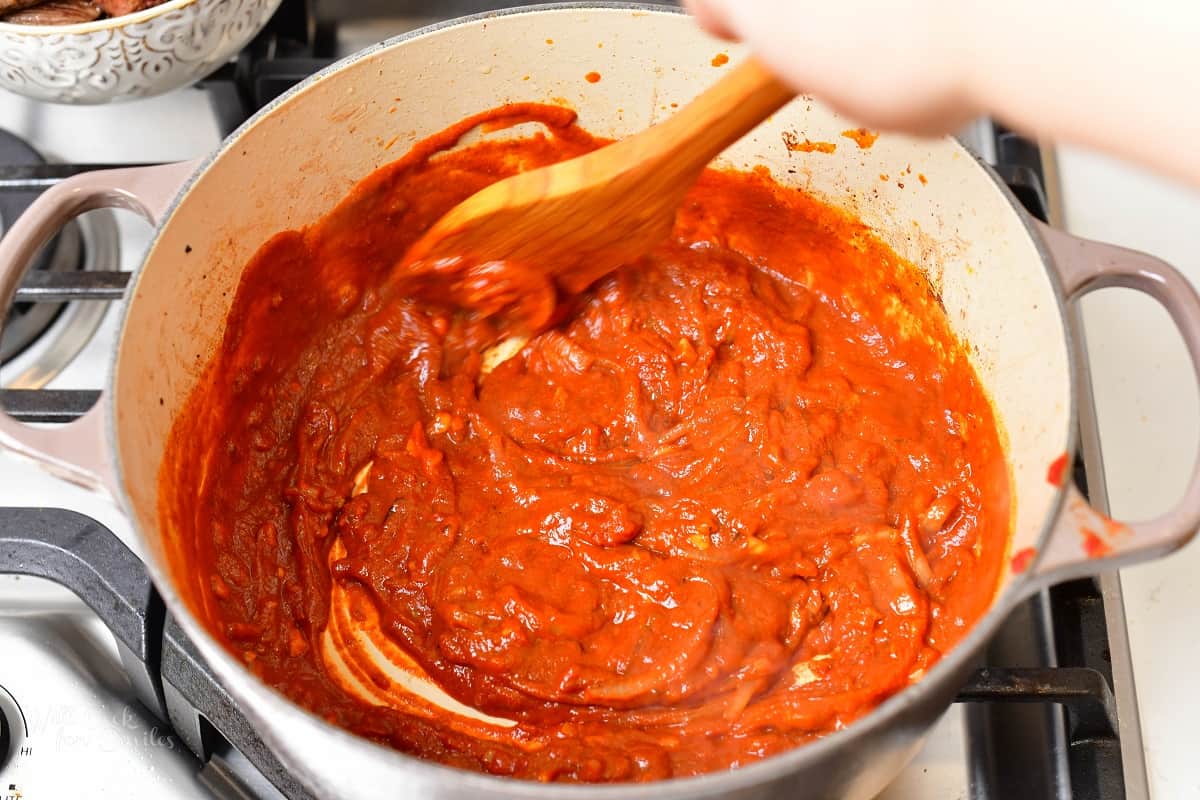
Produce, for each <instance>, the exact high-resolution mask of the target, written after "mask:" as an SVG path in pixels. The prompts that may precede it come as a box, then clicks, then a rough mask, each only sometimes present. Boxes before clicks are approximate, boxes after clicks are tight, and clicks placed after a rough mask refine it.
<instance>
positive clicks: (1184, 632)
mask: <svg viewBox="0 0 1200 800" xmlns="http://www.w3.org/2000/svg"><path fill="white" fill-rule="evenodd" d="M1058 163H1059V170H1060V173H1061V183H1062V195H1063V210H1064V214H1065V222H1066V227H1067V229H1068V230H1070V231H1071V232H1072V233H1075V234H1078V235H1080V236H1086V237H1088V238H1092V239H1099V240H1103V241H1107V242H1112V243H1114V244H1120V245H1124V246H1126V247H1132V248H1136V249H1138V250H1144V251H1146V252H1148V253H1152V254H1153V255H1156V256H1158V257H1160V258H1163V259H1165V260H1166V261H1168V262H1170V263H1171V264H1173V265H1174V266H1175V267H1177V268H1178V269H1179V270H1180V271H1182V272H1183V273H1184V274H1185V275H1187V276H1188V278H1189V279H1191V280H1192V282H1193V283H1195V284H1196V285H1197V286H1200V191H1197V190H1194V189H1190V188H1186V187H1183V186H1181V185H1179V184H1177V183H1173V182H1171V181H1169V180H1166V179H1163V178H1161V177H1158V176H1155V175H1151V174H1149V173H1146V172H1144V171H1141V170H1137V169H1133V168H1130V167H1128V166H1126V165H1124V164H1120V163H1118V162H1115V161H1114V160H1112V159H1109V158H1106V157H1102V156H1097V155H1095V154H1092V153H1087V152H1084V151H1081V150H1078V149H1073V148H1060V149H1059V151H1058ZM1082 309H1083V317H1084V327H1085V331H1086V336H1087V342H1088V348H1089V352H1090V355H1091V366H1092V377H1093V382H1094V386H1095V392H1096V405H1097V411H1098V415H1099V421H1100V437H1101V442H1102V447H1103V452H1104V464H1105V475H1106V477H1107V480H1108V493H1109V502H1110V506H1111V510H1112V513H1113V516H1114V517H1116V518H1118V519H1145V518H1149V517H1153V516H1156V515H1157V514H1160V513H1162V512H1163V511H1166V510H1167V509H1169V508H1170V507H1171V505H1172V504H1173V503H1174V502H1176V501H1177V500H1178V498H1179V497H1180V496H1181V495H1182V493H1183V488H1184V485H1185V483H1186V481H1187V478H1188V476H1189V475H1190V474H1191V470H1192V467H1193V464H1194V463H1195V460H1196V448H1197V443H1198V442H1200V399H1198V396H1197V390H1196V382H1195V379H1194V378H1193V371H1192V368H1191V365H1190V364H1189V362H1188V357H1187V353H1186V351H1185V349H1184V346H1183V342H1182V340H1181V339H1180V338H1179V336H1178V334H1177V333H1176V332H1175V329H1174V327H1173V325H1172V324H1171V322H1170V320H1169V319H1168V317H1167V315H1166V312H1165V311H1163V310H1162V308H1161V307H1159V306H1158V305H1157V304H1156V303H1155V302H1154V301H1152V300H1150V299H1149V298H1147V297H1144V296H1141V295H1138V294H1137V293H1135V292H1133V291H1131V290H1124V289H1108V290H1104V291H1101V292H1097V293H1094V294H1092V295H1090V296H1089V297H1087V298H1085V299H1084V300H1083V305H1082ZM1198 577H1200V546H1197V545H1195V544H1193V545H1192V546H1190V547H1187V548H1185V549H1184V550H1182V551H1181V552H1179V553H1176V554H1175V555H1173V556H1171V557H1169V558H1167V559H1165V560H1162V561H1159V562H1156V563H1152V564H1146V565H1142V566H1138V567H1133V568H1130V569H1127V570H1125V571H1123V572H1122V574H1121V580H1122V584H1123V589H1124V594H1125V611H1126V615H1127V617H1128V621H1129V638H1130V642H1131V648H1132V651H1133V666H1134V683H1135V684H1136V687H1137V693H1138V702H1139V706H1140V710H1141V720H1142V733H1143V740H1144V746H1145V755H1146V763H1147V769H1148V772H1149V779H1150V791H1151V796H1152V797H1154V798H1155V799H1156V800H1176V798H1179V799H1180V800H1182V798H1193V797H1200V761H1198V760H1197V758H1196V754H1195V745H1194V733H1193V731H1194V722H1195V720H1196V718H1197V716H1198V712H1200V689H1197V687H1196V682H1195V675H1196V667H1195V665H1196V663H1197V662H1200V635H1198V634H1197V629H1198V627H1200V579H1198Z"/></svg>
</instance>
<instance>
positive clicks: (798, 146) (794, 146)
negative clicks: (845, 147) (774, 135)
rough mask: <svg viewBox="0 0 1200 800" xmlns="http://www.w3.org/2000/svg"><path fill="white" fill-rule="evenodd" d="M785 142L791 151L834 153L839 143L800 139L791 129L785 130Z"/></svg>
mask: <svg viewBox="0 0 1200 800" xmlns="http://www.w3.org/2000/svg"><path fill="white" fill-rule="evenodd" d="M783 144H784V146H785V147H786V148H787V149H788V152H791V153H834V152H836V151H837V145H836V144H834V143H833V142H814V141H812V140H810V139H804V140H803V141H801V140H800V137H799V136H797V135H796V134H794V133H792V132H791V131H784V132H783Z"/></svg>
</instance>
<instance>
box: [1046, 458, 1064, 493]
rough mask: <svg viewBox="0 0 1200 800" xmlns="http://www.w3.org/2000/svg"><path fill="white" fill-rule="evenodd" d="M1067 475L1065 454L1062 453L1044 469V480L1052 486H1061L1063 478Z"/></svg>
mask: <svg viewBox="0 0 1200 800" xmlns="http://www.w3.org/2000/svg"><path fill="white" fill-rule="evenodd" d="M1066 475H1067V454H1066V453H1063V454H1062V455H1061V456H1059V457H1058V458H1056V459H1054V462H1053V463H1052V464H1050V468H1049V469H1048V470H1046V480H1047V481H1049V482H1050V484H1051V485H1053V486H1062V485H1063V479H1064V478H1065V477H1066Z"/></svg>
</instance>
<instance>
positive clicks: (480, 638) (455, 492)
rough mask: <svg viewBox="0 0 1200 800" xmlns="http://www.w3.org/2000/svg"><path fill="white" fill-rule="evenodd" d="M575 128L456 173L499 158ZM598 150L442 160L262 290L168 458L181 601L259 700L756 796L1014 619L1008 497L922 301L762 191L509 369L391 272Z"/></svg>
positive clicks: (509, 119)
mask: <svg viewBox="0 0 1200 800" xmlns="http://www.w3.org/2000/svg"><path fill="white" fill-rule="evenodd" d="M524 121H537V122H540V123H542V125H543V126H544V128H545V131H546V133H545V134H543V135H538V136H534V137H530V138H526V139H520V140H515V141H514V140H510V141H484V142H482V143H479V144H475V145H473V146H470V147H466V148H460V149H454V147H455V145H456V143H457V141H458V139H459V138H460V137H461V136H462V135H463V134H464V133H466V132H467V131H469V130H470V129H473V128H475V127H477V126H479V125H486V126H488V127H492V128H494V127H503V126H504V125H507V124H515V123H518V122H524ZM601 144H603V141H602V140H599V139H596V138H593V137H592V136H590V135H589V134H588V133H586V132H585V131H583V130H581V129H579V128H578V127H577V126H576V125H575V124H574V116H573V114H572V112H570V111H568V110H565V109H562V108H557V107H550V106H540V105H518V106H506V107H504V108H500V109H496V110H494V111H491V112H487V113H485V114H481V115H479V116H477V117H474V118H471V119H469V120H464V121H463V122H462V123H460V124H459V125H456V126H454V127H453V128H451V129H449V130H448V131H446V132H444V133H442V134H439V135H437V136H434V137H432V138H431V139H428V140H426V141H425V142H423V143H421V144H420V145H418V146H417V147H416V148H415V149H414V150H413V151H412V152H410V153H409V154H408V155H407V156H405V157H404V158H402V159H401V160H400V161H397V162H395V163H394V164H391V165H388V166H386V167H383V168H381V169H380V170H378V171H376V172H375V173H374V174H372V175H371V176H369V177H368V178H366V179H365V180H363V181H362V182H361V183H360V184H359V185H358V186H356V187H355V189H354V190H353V191H352V192H351V193H350V195H349V196H348V197H347V198H346V199H345V200H343V201H342V202H341V204H340V205H338V207H337V208H336V209H335V210H333V211H332V212H331V213H330V214H328V215H327V216H326V217H324V218H323V219H321V220H319V221H318V222H316V223H315V224H313V225H311V226H310V227H308V228H305V229H303V230H300V231H288V232H284V233H280V234H278V235H276V236H275V237H273V238H272V239H271V240H270V241H269V242H267V243H266V244H265V245H263V247H262V248H261V249H260V250H259V252H258V253H257V255H256V256H255V257H254V259H253V261H252V262H251V263H250V264H249V265H248V267H247V268H246V270H245V272H244V274H243V276H242V280H241V285H240V287H239V290H238V294H237V297H236V299H235V302H234V304H233V308H232V311H231V313H230V315H229V318H228V321H227V329H226V333H225V337H224V340H223V342H222V344H221V346H220V347H219V349H218V351H217V353H216V354H215V356H214V357H213V360H212V362H211V363H210V364H209V366H208V368H207V370H206V372H205V374H204V376H203V377H202V378H201V380H200V381H199V383H198V385H197V387H196V389H195V390H194V392H193V394H192V396H191V397H190V398H189V400H188V402H187V404H186V406H185V408H184V410H183V411H182V412H181V414H180V416H179V418H178V419H177V421H176V424H175V427H174V429H173V431H172V435H171V440H170V442H169V445H168V451H167V456H166V459H165V461H164V467H163V471H162V474H161V476H160V486H159V489H160V494H159V497H160V514H161V516H162V523H163V526H164V530H168V531H171V536H169V537H168V540H169V541H171V542H172V545H173V548H174V552H173V553H172V554H171V561H172V564H173V568H174V573H175V579H176V581H177V582H178V583H179V585H180V586H181V587H182V589H183V592H184V595H185V598H186V599H187V601H188V602H189V604H190V605H191V607H192V608H193V609H194V610H195V611H196V613H197V614H198V615H199V617H200V618H201V619H202V620H203V622H204V623H205V624H206V625H207V626H208V627H209V629H210V630H211V631H212V632H213V634H214V635H215V636H216V637H217V639H218V640H220V641H221V642H222V643H223V644H224V645H225V646H226V647H227V648H228V649H229V650H230V652H232V653H233V654H235V655H236V656H237V657H238V658H240V659H242V660H243V661H244V663H245V664H246V665H247V667H248V668H249V669H251V670H252V671H254V672H255V673H256V674H257V675H259V676H260V677H261V678H262V679H263V680H264V681H266V682H267V683H269V684H270V685H272V686H275V687H277V688H278V689H279V690H281V691H282V692H284V693H285V694H287V695H288V696H289V697H291V698H292V699H294V700H295V701H296V702H298V703H300V704H302V705H304V706H306V707H308V708H310V709H312V710H313V711H315V712H316V713H318V714H320V715H321V716H323V717H325V718H326V719H328V720H329V721H331V722H333V723H335V724H337V725H340V726H342V727H345V728H347V729H349V730H352V731H355V732H357V733H359V734H361V735H363V736H367V737H370V738H372V739H375V740H377V741H380V742H384V743H387V744H390V745H392V746H394V747H396V748H399V749H401V750H403V751H406V752H409V753H413V754H416V755H418V756H421V757H425V758H430V759H434V760H437V761H441V762H443V763H446V764H452V765H455V766H460V767H464V768H468V769H475V770H482V771H487V772H492V773H496V774H501V775H511V776H515V777H519V778H527V779H535V780H563V781H627V780H651V779H658V778H665V777H670V776H683V775H693V774H698V773H703V772H708V771H712V770H720V769H726V768H730V767H737V766H742V765H745V764H748V763H750V762H753V761H756V760H758V759H761V758H764V757H766V756H769V755H772V754H775V753H779V752H781V751H784V750H787V749H789V748H791V747H795V746H797V745H801V744H803V743H805V742H807V741H810V740H812V739H813V738H815V737H819V736H821V735H822V734H825V733H828V732H830V731H832V730H835V729H838V728H840V727H842V726H845V725H847V724H849V723H851V722H853V721H854V720H855V719H856V718H858V717H860V716H862V715H863V714H865V713H866V712H867V711H869V710H870V709H871V708H873V707H874V706H875V705H877V704H878V703H879V702H881V701H882V700H884V699H886V698H887V697H888V696H889V695H890V694H892V693H894V692H896V691H898V690H900V689H902V688H903V687H905V686H907V685H908V684H909V683H911V682H912V681H914V680H917V679H919V677H920V676H921V674H923V672H924V671H925V670H926V669H928V668H929V666H930V665H931V664H933V663H934V662H935V661H936V660H937V659H938V658H939V657H940V656H941V655H942V654H943V653H945V652H946V651H947V650H948V649H949V648H951V647H953V646H954V644H955V643H956V642H957V641H958V640H959V639H960V638H961V637H962V636H963V635H964V634H965V633H966V631H968V630H969V629H970V627H971V626H972V625H973V624H974V622H975V621H976V620H977V619H978V618H979V617H980V616H981V615H982V614H983V612H984V611H985V610H986V609H987V607H988V606H989V605H990V603H991V601H992V598H993V595H994V593H995V591H996V588H997V584H998V580H999V575H1000V572H1001V568H1002V564H1003V562H1004V559H1005V557H1006V551H1007V544H1008V533H1009V526H1010V519H1009V503H1010V496H1009V482H1008V468H1007V463H1006V460H1005V455H1004V450H1003V448H1002V446H1001V443H1000V437H999V434H998V431H997V424H996V421H995V418H994V416H993V413H992V409H991V406H990V405H989V403H988V400H987V398H986V396H985V394H984V392H983V390H982V388H981V386H980V384H979V381H978V380H977V378H976V375H975V373H974V371H973V369H972V367H971V364H970V363H969V360H968V357H967V355H966V352H965V350H964V348H963V347H962V346H961V345H960V343H959V342H957V341H956V340H955V338H954V337H953V335H952V333H951V331H950V328H949V326H948V324H947V322H946V320H945V317H944V314H943V312H942V310H941V309H940V307H939V305H938V302H937V299H936V298H935V297H934V296H933V294H932V292H931V291H930V289H929V287H928V285H927V283H926V282H925V281H924V279H923V278H922V276H921V275H920V273H919V272H918V270H917V269H916V268H915V267H913V266H912V265H911V264H908V263H906V262H904V261H902V260H901V259H900V258H898V257H897V256H896V255H895V253H893V252H892V251H891V250H890V249H889V248H887V247H886V246H885V245H884V244H882V243H881V242H880V241H879V240H878V239H877V238H876V237H875V236H874V235H873V234H872V233H871V232H870V230H869V229H868V228H867V227H866V226H864V225H863V224H861V223H860V222H858V221H857V220H855V219H853V218H851V217H850V216H848V215H846V214H845V213H844V212H842V211H839V210H837V209H834V208H832V207H829V206H827V205H824V204H822V203H820V202H818V201H816V200H815V199H813V198H811V197H808V196H806V195H804V194H803V193H800V192H798V191H795V190H791V189H787V188H784V187H781V186H779V185H778V184H776V183H774V182H773V181H771V180H770V177H769V176H768V175H767V174H765V172H752V173H735V172H719V171H713V170H710V171H708V172H706V173H705V174H704V176H703V177H702V178H701V180H700V182H699V183H698V184H697V186H696V187H695V189H694V190H693V191H692V192H691V193H690V194H689V196H688V198H687V201H686V203H685V205H684V207H683V208H682V209H681V211H680V214H679V218H678V221H677V223H676V228H675V232H674V235H673V238H672V239H671V240H670V241H668V242H666V243H664V244H663V245H662V246H660V247H659V248H658V249H656V250H655V251H654V252H652V253H650V254H648V255H647V256H646V257H645V258H643V259H642V260H641V261H640V262H638V263H636V264H631V265H630V266H629V267H627V268H624V269H621V270H619V271H617V272H616V273H613V274H612V275H609V276H607V277H605V278H603V279H602V280H600V281H598V282H597V283H596V284H595V285H593V286H592V287H590V288H589V289H588V290H587V291H586V292H584V293H583V294H582V295H579V296H576V297H561V298H551V299H552V300H554V301H555V302H556V303H557V310H556V311H555V315H556V316H555V317H554V319H555V323H554V324H553V325H551V326H550V327H549V328H548V329H546V330H544V331H543V332H542V333H540V334H538V335H536V336H534V337H533V338H532V339H530V340H529V341H528V342H527V343H525V344H524V346H523V347H521V348H520V349H519V350H518V351H517V352H515V354H513V355H512V356H511V357H510V358H509V359H508V360H506V361H503V363H500V364H499V365H496V364H494V363H492V362H490V361H488V362H485V360H484V358H483V357H482V355H481V350H482V349H484V347H485V346H486V345H487V344H488V343H490V342H493V341H494V340H495V337H496V330H495V328H494V327H493V325H494V323H491V322H489V321H486V320H477V319H471V318H467V317H465V316H464V315H462V314H456V313H454V312H453V311H452V310H451V309H449V308H439V307H437V306H436V305H431V304H430V303H429V302H417V301H414V300H412V299H411V298H410V297H409V296H408V295H407V294H406V292H405V289H404V286H403V285H402V283H401V282H400V280H398V279H397V277H396V276H395V275H394V274H393V269H392V268H393V265H395V264H396V263H398V262H399V261H400V260H401V258H402V256H403V255H404V253H405V251H406V249H407V248H408V246H409V244H411V243H412V242H413V241H414V240H415V239H416V238H417V237H418V236H419V235H420V234H421V233H422V232H423V231H424V230H425V229H426V228H428V227H429V226H430V225H431V224H432V223H433V222H434V221H436V220H437V219H438V217H440V216H441V214H442V213H443V212H445V211H446V210H448V209H450V208H451V207H453V206H454V205H455V204H457V203H458V202H460V201H461V200H463V199H465V198H466V197H468V196H469V195H471V194H472V193H474V192H475V191H477V190H479V189H481V188H483V187H484V186H486V185H488V184H489V183H491V182H493V181H495V180H497V179H499V178H502V177H505V176H507V175H509V174H512V173H513V172H515V171H517V170H520V169H526V168H534V167H538V166H542V165H545V164H549V163H552V162H555V161H558V160H561V159H564V158H570V157H573V156H576V155H580V154H582V153H584V152H587V151H588V150H591V149H593V148H595V147H597V146H600V145H601Z"/></svg>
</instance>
